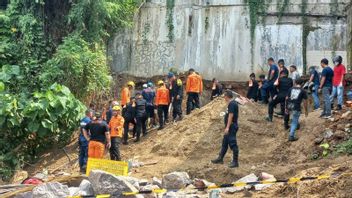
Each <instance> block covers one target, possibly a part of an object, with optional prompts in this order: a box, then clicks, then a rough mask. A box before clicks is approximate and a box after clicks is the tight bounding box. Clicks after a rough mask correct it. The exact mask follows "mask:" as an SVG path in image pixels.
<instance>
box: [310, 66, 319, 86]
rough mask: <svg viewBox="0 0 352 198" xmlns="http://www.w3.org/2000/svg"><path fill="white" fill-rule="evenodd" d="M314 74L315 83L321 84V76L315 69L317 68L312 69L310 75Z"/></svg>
mask: <svg viewBox="0 0 352 198" xmlns="http://www.w3.org/2000/svg"><path fill="white" fill-rule="evenodd" d="M312 75H314V77H313V83H314V85H320V77H319V74H318V72H317V70H315V69H313V70H310V76H312Z"/></svg>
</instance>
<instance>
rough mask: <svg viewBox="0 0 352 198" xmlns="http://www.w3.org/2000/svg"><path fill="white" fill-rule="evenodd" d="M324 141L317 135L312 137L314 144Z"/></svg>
mask: <svg viewBox="0 0 352 198" xmlns="http://www.w3.org/2000/svg"><path fill="white" fill-rule="evenodd" d="M323 141H324V137H317V138H315V139H314V144H317V145H319V144H321V143H322V142H323Z"/></svg>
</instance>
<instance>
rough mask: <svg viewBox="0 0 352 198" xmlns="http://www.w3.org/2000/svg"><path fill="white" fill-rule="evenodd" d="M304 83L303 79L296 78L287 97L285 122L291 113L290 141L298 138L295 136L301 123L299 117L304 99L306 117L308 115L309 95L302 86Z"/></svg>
mask: <svg viewBox="0 0 352 198" xmlns="http://www.w3.org/2000/svg"><path fill="white" fill-rule="evenodd" d="M302 84H303V80H302V79H296V81H295V84H294V87H292V88H291V89H290V90H289V92H288V95H287V98H286V114H285V123H286V122H288V120H289V115H290V114H291V117H292V121H291V127H290V135H289V138H288V140H289V141H296V140H298V138H297V137H296V136H295V133H296V129H297V127H298V125H299V117H300V115H301V103H302V101H304V110H305V115H306V117H307V116H308V101H307V99H308V96H307V93H306V91H305V90H304V89H303V88H302V87H301V85H302ZM286 116H287V117H286Z"/></svg>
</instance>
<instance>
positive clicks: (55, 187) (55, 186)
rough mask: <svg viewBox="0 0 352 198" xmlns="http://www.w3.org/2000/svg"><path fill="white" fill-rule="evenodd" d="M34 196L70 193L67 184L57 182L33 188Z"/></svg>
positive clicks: (59, 195) (48, 197)
mask: <svg viewBox="0 0 352 198" xmlns="http://www.w3.org/2000/svg"><path fill="white" fill-rule="evenodd" d="M32 192H33V197H35V198H53V197H67V196H69V195H70V191H69V188H68V186H66V185H62V184H61V183H59V182H50V183H45V184H41V185H39V186H37V187H35V188H34V189H33V191H32Z"/></svg>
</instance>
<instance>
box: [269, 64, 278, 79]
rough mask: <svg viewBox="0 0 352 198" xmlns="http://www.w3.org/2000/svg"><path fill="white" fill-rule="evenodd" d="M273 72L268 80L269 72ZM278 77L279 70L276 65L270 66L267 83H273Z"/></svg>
mask: <svg viewBox="0 0 352 198" xmlns="http://www.w3.org/2000/svg"><path fill="white" fill-rule="evenodd" d="M272 71H274V76H273V78H272V79H271V80H270V78H271V72H272ZM278 77H279V68H278V67H277V65H271V66H270V69H269V74H268V81H269V82H275V81H276V80H277V78H278Z"/></svg>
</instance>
